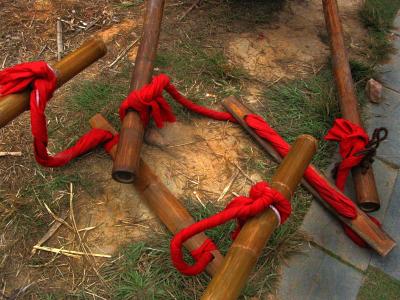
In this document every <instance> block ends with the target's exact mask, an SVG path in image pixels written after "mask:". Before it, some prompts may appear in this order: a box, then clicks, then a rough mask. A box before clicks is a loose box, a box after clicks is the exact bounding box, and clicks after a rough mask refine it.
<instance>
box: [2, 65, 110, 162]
mask: <svg viewBox="0 0 400 300" xmlns="http://www.w3.org/2000/svg"><path fill="white" fill-rule="evenodd" d="M56 87H57V78H56V74H55V73H54V71H53V70H52V69H51V67H50V66H49V65H48V64H47V63H45V62H43V61H38V62H29V63H23V64H19V65H16V66H13V67H10V68H7V69H4V70H2V71H0V95H2V96H5V95H9V94H14V93H19V92H22V91H24V90H26V89H28V88H31V89H32V91H31V93H30V114H31V128H32V135H33V145H34V151H35V158H36V161H37V162H38V163H39V164H41V165H43V166H46V167H60V166H63V165H65V164H67V163H68V162H69V161H71V160H72V159H74V158H75V157H77V156H79V155H82V154H84V153H86V152H88V151H90V150H91V149H93V148H94V147H96V146H97V145H99V144H101V143H104V142H106V141H109V140H110V139H112V138H113V135H112V134H111V133H110V132H108V131H106V130H102V129H97V128H95V129H92V130H90V131H89V132H88V133H86V134H85V135H83V136H82V137H81V138H80V139H79V140H78V141H77V142H76V144H75V145H73V146H72V147H70V148H68V149H66V150H64V151H62V152H60V153H57V154H55V155H54V156H49V154H48V152H47V143H48V135H47V122H46V116H45V109H46V105H47V102H48V101H49V100H50V99H51V97H52V96H53V93H54V91H55V89H56Z"/></svg>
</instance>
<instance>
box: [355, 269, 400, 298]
mask: <svg viewBox="0 0 400 300" xmlns="http://www.w3.org/2000/svg"><path fill="white" fill-rule="evenodd" d="M357 299H358V300H376V299H379V300H392V299H400V281H398V280H396V279H394V278H392V277H390V276H389V275H387V274H385V273H383V272H382V271H380V270H378V269H376V268H374V267H369V268H368V270H367V273H366V277H365V280H364V283H363V285H362V286H361V289H360V291H359V293H358V296H357Z"/></svg>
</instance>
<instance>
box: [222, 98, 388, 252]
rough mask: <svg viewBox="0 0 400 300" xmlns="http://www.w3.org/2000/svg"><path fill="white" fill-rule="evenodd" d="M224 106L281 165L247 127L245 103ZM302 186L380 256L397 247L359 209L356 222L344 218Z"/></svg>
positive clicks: (275, 156) (274, 154)
mask: <svg viewBox="0 0 400 300" xmlns="http://www.w3.org/2000/svg"><path fill="white" fill-rule="evenodd" d="M222 105H223V106H224V107H225V109H226V110H227V111H229V112H230V113H231V114H232V115H233V117H234V118H235V119H236V120H237V121H238V123H239V124H240V125H241V126H242V127H243V128H244V129H245V130H246V131H247V132H248V133H249V134H250V135H251V136H252V137H253V138H254V139H255V140H256V142H257V143H258V144H259V145H260V146H261V148H263V149H264V150H265V151H266V152H267V153H268V154H269V155H270V156H271V157H272V158H273V159H274V160H275V161H276V162H278V163H280V162H281V161H282V157H281V156H280V155H279V153H278V152H277V151H276V150H275V149H274V147H273V146H272V145H271V144H270V143H268V142H267V141H265V140H263V139H262V138H260V137H259V136H258V135H257V134H256V133H255V132H254V131H253V129H251V128H250V127H249V126H247V124H246V122H245V120H244V118H245V116H246V115H249V114H254V113H253V112H252V111H251V110H250V109H249V108H247V107H246V106H245V105H244V104H243V103H241V102H239V101H238V100H237V99H236V98H235V97H233V96H231V97H228V98H226V99H225V100H224V101H223V103H222ZM310 167H311V168H313V169H314V171H316V172H317V173H318V174H319V175H320V176H322V177H323V178H325V175H324V174H323V172H321V171H319V170H318V169H317V168H316V167H315V166H313V165H310ZM325 180H326V182H327V183H328V184H329V185H330V186H331V187H332V188H333V189H335V190H336V191H337V192H339V193H342V192H341V191H339V190H338V189H337V187H336V186H335V185H334V184H332V183H331V182H330V181H329V180H328V179H326V178H325ZM301 183H302V185H303V186H304V187H305V188H306V189H307V190H308V191H309V192H310V193H311V194H312V195H313V196H314V198H316V199H317V200H318V201H319V202H320V203H321V204H322V205H323V206H325V208H327V209H328V210H329V211H330V212H331V213H332V214H334V215H335V216H336V217H337V218H338V219H339V220H340V221H342V222H343V223H345V224H346V225H348V226H349V227H350V228H351V229H353V230H354V231H355V232H356V233H357V234H358V235H359V236H360V237H361V238H362V239H363V240H364V241H365V242H367V244H368V245H369V246H370V247H371V248H372V249H374V250H375V251H376V252H377V253H378V254H380V255H382V256H385V255H387V254H388V253H389V252H390V251H391V250H392V249H393V248H394V247H395V246H396V242H395V241H394V240H393V239H392V238H391V237H390V236H389V235H388V234H387V233H386V232H384V231H383V230H382V229H381V228H379V227H378V226H377V225H376V224H375V223H374V222H372V221H371V219H370V218H369V217H368V216H367V215H366V214H365V213H364V212H363V211H362V210H360V209H358V208H357V217H356V218H355V219H354V220H351V219H348V218H345V217H342V216H341V215H339V214H338V213H337V212H336V211H335V210H333V209H332V208H331V207H330V206H329V204H327V203H326V202H325V201H324V200H323V199H322V198H321V196H320V195H319V194H318V192H317V191H316V190H315V189H314V188H313V187H312V186H311V185H310V184H309V183H308V182H307V181H306V180H305V179H303V180H302V181H301Z"/></svg>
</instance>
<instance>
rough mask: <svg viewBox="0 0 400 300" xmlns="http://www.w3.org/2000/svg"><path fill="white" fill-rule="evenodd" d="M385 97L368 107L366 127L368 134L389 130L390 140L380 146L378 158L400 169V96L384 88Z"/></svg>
mask: <svg viewBox="0 0 400 300" xmlns="http://www.w3.org/2000/svg"><path fill="white" fill-rule="evenodd" d="M399 67H400V66H399ZM399 71H400V69H399ZM399 74H400V73H399ZM399 80H400V77H399ZM399 83H400V81H399ZM383 97H384V100H383V102H382V103H380V104H369V105H368V107H367V110H366V112H367V113H368V115H369V116H370V118H369V119H368V120H367V121H366V124H365V125H366V129H367V132H368V134H371V133H372V132H373V130H374V129H375V128H378V127H386V128H387V129H388V130H389V135H388V138H387V139H386V140H385V141H383V142H382V143H381V145H380V146H379V148H378V151H377V156H378V157H379V158H380V159H382V160H383V161H385V162H388V163H390V164H393V165H394V166H396V167H400V151H399V149H400V122H399V119H400V94H399V93H397V92H394V91H392V90H389V89H387V88H384V89H383Z"/></svg>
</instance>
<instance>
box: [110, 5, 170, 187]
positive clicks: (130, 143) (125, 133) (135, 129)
mask: <svg viewBox="0 0 400 300" xmlns="http://www.w3.org/2000/svg"><path fill="white" fill-rule="evenodd" d="M163 11H164V0H148V1H147V6H146V13H145V17H144V24H143V32H142V37H141V41H140V46H139V49H138V52H137V56H136V60H135V67H134V69H133V73H132V80H131V86H130V90H131V91H132V90H137V89H140V88H141V87H143V86H144V85H146V84H148V83H149V82H150V81H151V76H152V73H153V67H154V60H155V58H156V54H157V46H158V40H159V36H160V31H161V22H162V17H163ZM143 135H144V126H143V124H142V121H141V120H140V117H139V114H138V113H137V112H136V111H133V110H130V111H128V113H127V114H126V116H125V118H124V120H123V122H122V128H121V131H120V139H119V143H118V148H117V149H118V150H117V155H116V157H115V160H114V166H113V171H112V176H113V178H114V179H115V180H116V181H118V182H121V183H132V182H133V181H134V180H135V179H136V177H137V176H136V175H137V173H138V170H139V167H140V150H141V148H142V144H143Z"/></svg>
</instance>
